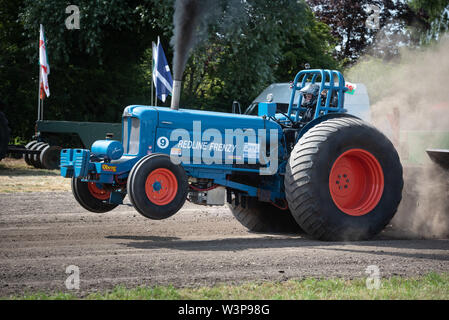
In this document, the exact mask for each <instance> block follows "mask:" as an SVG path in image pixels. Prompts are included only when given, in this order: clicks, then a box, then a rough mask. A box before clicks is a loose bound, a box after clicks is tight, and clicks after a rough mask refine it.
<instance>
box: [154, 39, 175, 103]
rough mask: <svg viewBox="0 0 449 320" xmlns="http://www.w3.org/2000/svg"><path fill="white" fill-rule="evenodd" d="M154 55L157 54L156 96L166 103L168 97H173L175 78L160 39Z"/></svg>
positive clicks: (155, 66)
mask: <svg viewBox="0 0 449 320" xmlns="http://www.w3.org/2000/svg"><path fill="white" fill-rule="evenodd" d="M155 51H156V52H155ZM153 54H155V62H154V68H153V81H154V86H155V87H156V96H157V97H158V98H159V99H160V100H162V102H165V100H166V99H167V96H168V95H171V93H172V91H173V78H172V76H171V73H170V67H169V66H168V63H167V58H165V54H164V50H163V49H162V45H161V41H160V39H159V37H158V39H157V47H156V50H154V49H153Z"/></svg>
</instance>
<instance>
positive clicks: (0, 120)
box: [0, 112, 11, 160]
mask: <svg viewBox="0 0 449 320" xmlns="http://www.w3.org/2000/svg"><path fill="white" fill-rule="evenodd" d="M10 131H11V130H10V129H9V127H8V120H7V119H6V116H5V114H4V113H3V112H0V160H2V159H3V158H4V157H6V154H7V152H8V143H9V135H10Z"/></svg>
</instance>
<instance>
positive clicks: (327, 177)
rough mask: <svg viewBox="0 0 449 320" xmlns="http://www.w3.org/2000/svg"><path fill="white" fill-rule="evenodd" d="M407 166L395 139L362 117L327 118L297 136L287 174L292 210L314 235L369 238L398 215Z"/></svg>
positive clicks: (324, 238)
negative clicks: (400, 156)
mask: <svg viewBox="0 0 449 320" xmlns="http://www.w3.org/2000/svg"><path fill="white" fill-rule="evenodd" d="M403 184H404V182H403V177H402V166H401V163H400V161H399V156H398V154H397V152H396V150H395V148H394V146H393V145H392V143H391V142H390V141H389V140H388V139H387V137H385V136H384V135H383V134H382V133H381V132H380V131H378V130H377V129H375V128H374V127H372V126H371V125H369V124H366V123H364V122H363V121H362V120H359V119H354V118H346V117H344V118H337V119H331V120H327V121H324V122H322V123H320V124H318V125H316V126H315V127H313V128H312V129H310V130H309V131H308V132H306V133H305V134H304V136H303V137H301V139H300V140H299V141H298V143H297V144H296V146H295V148H294V150H293V151H292V153H291V155H290V159H289V162H288V165H287V168H286V174H285V190H286V198H287V201H288V203H289V208H290V210H291V211H292V215H293V217H294V218H295V220H296V221H297V222H298V224H299V225H300V226H301V228H302V229H303V230H304V231H305V232H306V233H308V234H309V235H310V236H311V237H313V238H316V239H320V240H348V241H352V240H365V239H369V238H372V237H373V236H374V235H376V234H378V233H379V232H380V231H381V230H382V229H383V228H384V227H385V226H386V225H387V224H388V223H389V222H390V220H391V219H392V218H393V216H394V214H395V213H396V211H397V208H398V206H399V203H400V201H401V193H402V188H403Z"/></svg>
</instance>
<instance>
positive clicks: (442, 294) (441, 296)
mask: <svg viewBox="0 0 449 320" xmlns="http://www.w3.org/2000/svg"><path fill="white" fill-rule="evenodd" d="M448 288H449V273H443V274H437V273H430V274H428V275H426V276H422V277H416V278H402V277H391V278H388V279H381V281H380V288H379V289H368V288H367V285H366V279H355V280H344V279H338V278H336V279H327V280H323V279H315V278H308V279H304V280H288V281H285V282H263V283H255V282H248V283H244V284H241V285H227V284H220V285H216V286H213V287H199V288H180V289H177V288H174V287H172V286H156V287H137V288H132V289H128V288H125V287H123V286H117V287H115V288H114V289H113V290H110V291H106V292H98V293H91V294H88V295H87V296H84V297H83V298H82V299H86V300H150V299H151V300H159V299H160V300H209V299H210V300H242V299H248V300H352V299H364V300H372V299H376V300H377V299H379V300H404V299H407V300H415V299H420V300H447V299H449V290H448ZM3 299H26V300H44V299H45V300H46V299H50V300H58V299H61V300H66V299H80V298H79V297H77V296H76V295H74V294H70V293H55V294H45V293H34V294H26V295H23V296H11V297H3Z"/></svg>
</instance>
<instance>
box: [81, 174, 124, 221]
mask: <svg viewBox="0 0 449 320" xmlns="http://www.w3.org/2000/svg"><path fill="white" fill-rule="evenodd" d="M72 193H73V196H74V197H75V199H76V201H78V203H79V204H80V205H81V206H82V207H83V208H84V209H86V210H88V211H91V212H95V213H104V212H108V211H111V210H112V209H114V208H115V207H117V206H118V204H112V203H108V202H106V201H107V200H108V199H109V196H110V194H111V192H110V191H107V190H106V189H104V188H103V186H102V185H97V184H96V183H93V182H84V181H82V180H81V179H79V178H75V177H73V178H72Z"/></svg>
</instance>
